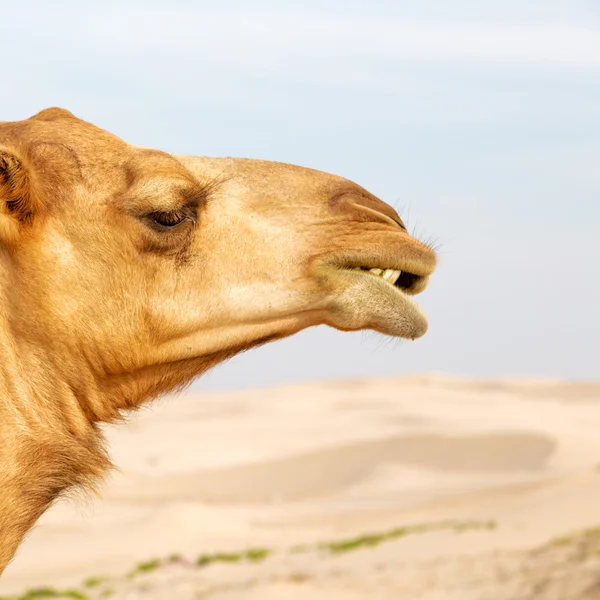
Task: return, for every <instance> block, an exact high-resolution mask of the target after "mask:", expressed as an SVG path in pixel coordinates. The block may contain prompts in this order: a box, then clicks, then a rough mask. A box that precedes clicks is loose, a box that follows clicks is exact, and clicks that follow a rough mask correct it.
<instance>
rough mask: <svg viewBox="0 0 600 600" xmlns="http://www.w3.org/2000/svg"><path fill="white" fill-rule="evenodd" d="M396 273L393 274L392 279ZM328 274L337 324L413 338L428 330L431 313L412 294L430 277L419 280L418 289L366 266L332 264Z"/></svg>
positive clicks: (332, 310) (338, 326)
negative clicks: (336, 265)
mask: <svg viewBox="0 0 600 600" xmlns="http://www.w3.org/2000/svg"><path fill="white" fill-rule="evenodd" d="M375 271H383V273H385V272H386V271H385V270H382V269H375ZM388 271H389V270H388ZM394 277H395V275H393V274H392V275H390V278H391V279H392V280H393V279H394ZM325 278H326V280H327V282H328V285H329V286H330V288H331V294H332V306H331V308H330V313H331V315H332V322H331V325H332V326H333V327H335V328H337V329H342V330H351V331H356V330H360V329H372V330H375V331H378V332H379V333H383V334H385V335H390V336H395V337H399V338H404V339H411V340H414V339H417V338H420V337H421V336H423V335H425V333H426V332H427V327H428V323H427V317H426V315H425V313H424V312H423V310H422V309H421V308H420V307H419V305H418V304H417V303H416V302H415V301H414V300H413V299H412V298H411V297H410V295H409V294H413V293H418V292H420V291H422V290H423V289H425V286H426V284H427V278H425V277H424V278H422V280H421V281H419V284H418V286H419V290H418V292H413V291H412V290H403V289H402V288H401V287H399V286H397V285H394V283H392V281H391V280H386V279H384V278H383V277H382V275H380V274H373V273H372V272H371V271H370V270H366V269H339V268H329V269H327V270H326V274H325Z"/></svg>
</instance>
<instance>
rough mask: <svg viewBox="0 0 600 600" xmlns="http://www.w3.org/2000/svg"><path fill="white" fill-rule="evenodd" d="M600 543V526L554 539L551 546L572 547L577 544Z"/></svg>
mask: <svg viewBox="0 0 600 600" xmlns="http://www.w3.org/2000/svg"><path fill="white" fill-rule="evenodd" d="M591 541H600V525H597V526H596V527H589V528H588V529H583V530H581V531H576V532H574V533H571V534H569V535H564V536H561V537H557V538H554V539H553V540H552V541H551V542H550V544H551V545H552V546H570V545H572V544H575V543H577V542H591Z"/></svg>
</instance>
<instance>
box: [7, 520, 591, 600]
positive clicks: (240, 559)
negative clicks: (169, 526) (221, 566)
mask: <svg viewBox="0 0 600 600" xmlns="http://www.w3.org/2000/svg"><path fill="white" fill-rule="evenodd" d="M495 526H496V525H495V523H494V522H493V521H442V522H438V523H423V524H419V525H408V526H406V527H397V528H395V529H391V530H389V531H385V532H378V533H368V534H365V535H360V536H357V537H354V538H348V539H345V540H334V541H329V542H323V543H320V544H300V545H296V546H292V547H291V548H289V549H288V550H287V552H288V553H299V552H311V551H316V550H319V549H321V550H325V551H327V552H329V553H331V554H343V553H345V552H350V551H352V550H359V549H361V548H369V547H374V546H378V545H379V544H382V543H384V542H387V541H391V540H395V539H400V538H402V537H405V536H407V535H413V534H418V533H426V532H430V531H454V532H456V533H462V532H465V531H473V530H485V529H488V530H489V529H494V528H495ZM582 535H583V536H584V537H587V538H592V537H594V538H596V537H598V538H600V526H599V527H595V528H590V529H587V530H585V531H584V532H580V533H578V534H574V535H572V536H568V537H563V538H557V539H556V540H554V541H553V543H554V544H556V545H564V544H569V543H571V542H572V541H576V540H577V539H581V537H582ZM273 553H274V551H273V550H270V549H268V548H249V549H247V550H243V551H241V552H217V553H214V554H202V555H200V556H199V557H198V558H197V560H196V565H197V566H198V567H206V566H209V565H211V564H214V563H226V564H237V563H251V564H256V563H259V562H262V561H264V560H266V559H267V558H269V556H271V555H272V554H273ZM183 560H184V559H183V557H182V556H181V555H180V554H171V555H169V556H168V557H166V558H163V559H159V558H154V559H152V560H148V561H146V562H141V563H139V564H138V565H137V566H136V567H135V568H134V569H133V570H132V571H130V572H129V573H128V574H127V575H125V576H124V578H127V579H133V578H134V577H137V576H138V575H143V574H147V573H151V572H153V571H156V570H157V569H159V568H160V567H161V566H163V565H168V564H172V563H177V562H181V561H183ZM303 577H304V575H302V576H301V577H299V578H298V580H299V581H300V580H302V579H303ZM116 581H118V579H115V578H110V579H108V578H105V577H89V578H88V579H86V580H85V581H84V582H83V586H84V587H85V588H96V587H99V586H100V585H102V584H105V583H108V582H111V583H112V584H114V583H115V582H116ZM114 593H115V590H114V588H113V587H110V588H106V589H104V590H102V591H100V590H99V595H98V596H97V597H99V598H109V597H110V596H112V595H113V594H114ZM37 598H72V599H73V600H87V598H88V596H86V594H85V593H84V592H82V591H79V590H76V589H70V590H56V589H54V588H52V587H44V588H35V589H30V590H28V591H27V592H25V593H24V594H22V595H21V596H9V597H0V600H35V599H37Z"/></svg>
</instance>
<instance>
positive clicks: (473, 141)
mask: <svg viewBox="0 0 600 600" xmlns="http://www.w3.org/2000/svg"><path fill="white" fill-rule="evenodd" d="M597 7H598V4H597V2H595V0H594V1H592V0H590V1H589V2H588V1H583V0H582V1H578V0H570V1H567V0H546V1H541V0H535V1H529V2H522V1H521V0H520V1H518V2H517V1H516V0H503V1H495V2H490V1H487V2H485V1H481V0H479V1H474V0H473V1H467V0H459V1H455V2H447V1H444V0H438V1H432V0H419V1H418V2H417V1H413V2H405V1H399V0H393V1H386V2H368V1H363V0H352V1H349V2H348V1H347V2H344V3H342V2H340V1H339V0H336V1H335V2H334V1H332V0H319V1H316V0H308V1H304V2H302V3H294V2H287V3H282V2H274V1H271V2H268V1H264V0H263V1H261V0H257V1H254V2H252V3H244V2H241V1H225V2H200V1H195V2H192V1H191V0H189V1H179V2H177V1H172V2H170V3H166V2H155V1H145V2H141V1H126V0H125V1H121V2H112V1H108V2H106V1H105V2H98V3H94V4H93V5H92V4H91V3H87V2H74V1H68V2H59V1H57V2H53V3H46V2H22V3H16V2H13V3H7V6H3V7H2V19H1V21H0V37H1V39H2V41H3V49H4V60H3V61H2V84H1V89H2V92H3V93H2V94H1V95H0V119H1V120H11V119H21V118H25V117H28V116H30V115H31V114H33V113H34V112H36V111H38V110H40V109H41V108H44V107H47V106H52V105H59V106H63V107H65V108H68V109H70V110H72V111H73V112H75V113H76V114H77V115H78V116H80V117H82V118H85V119H87V120H90V121H92V122H94V123H96V124H98V125H100V126H103V127H105V128H107V129H109V130H111V131H113V132H114V133H116V134H118V135H120V136H121V137H123V138H124V139H126V140H127V141H130V142H132V143H136V144H141V145H146V146H153V147H157V148H161V149H164V150H168V151H172V152H178V153H189V154H204V155H216V156H222V155H228V156H249V157H255V158H265V159H274V160H280V161H285V162H293V163H298V164H301V165H304V166H308V167H313V168H316V169H321V170H324V171H331V172H334V173H337V174H339V175H343V176H346V177H348V178H350V179H353V180H354V181H357V182H358V183H360V184H361V185H363V186H365V187H366V188H368V189H369V190H371V191H372V192H374V193H375V194H377V195H378V196H380V197H381V198H382V199H384V200H386V201H388V202H390V203H391V204H393V205H395V206H396V207H397V208H398V209H399V210H400V212H401V214H402V216H404V217H407V216H408V219H407V220H408V223H409V226H411V227H415V228H416V230H417V232H418V233H419V234H421V235H424V236H425V237H427V238H434V239H435V240H437V241H438V242H439V244H440V245H441V252H440V265H439V270H438V272H437V273H436V275H435V276H434V278H433V281H432V284H431V286H430V288H429V289H428V291H427V292H426V293H425V294H424V295H423V296H421V303H422V305H423V306H424V307H425V308H426V310H427V312H428V314H429V317H430V332H429V333H428V334H427V336H426V337H425V338H423V339H422V340H419V341H417V342H414V343H410V342H397V341H391V342H388V341H387V340H386V339H384V338H382V337H381V336H378V335H376V334H371V333H358V334H347V333H340V332H335V331H333V330H328V329H326V328H316V329H313V330H309V331H306V332H304V333H301V334H299V335H297V336H295V337H294V338H291V339H289V340H286V341H283V342H279V343H277V344H272V345H270V346H266V347H265V348H263V349H260V350H255V351H253V352H251V353H248V354H246V355H243V356H241V357H238V358H236V359H234V360H233V361H231V362H230V363H228V364H226V365H223V366H221V367H219V368H218V369H216V370H215V371H214V372H213V373H212V374H211V375H210V376H208V377H206V378H204V379H202V380H201V381H200V382H198V384H197V386H198V387H204V388H206V387H212V388H215V387H218V388H223V387H230V388H239V387H245V386H257V385H272V384H276V383H280V382H289V381H297V380H305V379H312V378H332V377H347V376H364V375H382V374H383V375H391V376H393V375H399V374H405V373H413V372H431V371H435V372H448V373H456V374H461V375H473V376H512V375H520V376H552V377H584V378H592V377H598V376H600V366H599V363H600V316H599V312H600V311H599V307H600V268H599V264H600V231H599V229H600V166H599V161H600V9H599V8H597Z"/></svg>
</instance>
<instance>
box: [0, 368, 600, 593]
mask: <svg viewBox="0 0 600 600" xmlns="http://www.w3.org/2000/svg"><path fill="white" fill-rule="evenodd" d="M599 432H600V384H593V383H568V382H552V381H523V382H519V381H462V380H460V379H457V378H447V377H438V376H427V377H411V378H405V379H398V380H364V381H358V382H357V381H353V382H350V383H349V382H326V383H322V384H321V383H315V384H309V385H304V386H288V387H285V388H278V389H272V390H267V391H264V390H262V391H261V390H254V391H249V392H245V393H236V394H206V395H203V396H202V397H199V396H194V395H193V394H188V395H186V396H185V397H181V398H178V399H170V400H168V401H167V400H165V401H163V402H160V403H159V404H157V405H156V406H155V407H153V408H152V409H149V410H147V411H144V414H142V415H140V417H138V418H134V419H132V420H131V422H130V423H129V424H128V425H126V426H123V427H118V428H109V429H108V437H109V441H110V445H111V448H112V454H113V457H114V459H115V462H116V463H117V464H118V465H119V466H120V467H121V468H122V470H121V472H120V473H115V474H114V476H113V477H112V478H111V479H110V480H109V481H108V482H107V483H106V485H105V486H104V488H103V491H102V499H101V500H99V501H96V502H94V503H93V504H89V503H88V504H85V503H84V504H83V505H82V504H81V503H77V502H70V503H61V504H59V505H57V506H56V507H55V508H53V509H52V510H51V511H50V512H49V513H48V514H47V515H46V516H45V517H44V518H43V520H42V522H41V523H40V524H39V526H38V527H37V528H36V530H35V531H34V532H33V533H32V535H31V536H30V537H29V539H28V540H27V541H26V543H25V544H24V546H23V547H22V549H21V551H20V552H19V555H18V557H17V560H16V561H15V562H14V563H13V564H12V565H11V566H10V567H9V569H7V571H6V574H5V576H4V577H3V579H2V581H1V582H0V596H1V595H3V594H5V595H6V594H9V593H17V592H19V591H23V590H24V589H25V588H28V587H32V586H37V585H53V586H59V587H60V586H63V587H64V586H81V585H82V583H81V582H82V580H84V579H85V578H86V577H90V576H92V575H104V576H107V577H109V578H110V579H111V581H110V584H109V583H106V584H103V585H100V586H98V588H85V593H86V595H88V597H91V598H95V597H99V595H100V594H101V593H102V591H103V590H105V589H107V587H108V586H109V585H110V588H111V589H112V591H113V596H112V597H115V598H128V599H131V600H132V599H133V598H148V599H150V598H169V599H174V600H178V599H184V598H207V599H209V600H226V599H232V600H237V599H240V600H242V599H243V600H249V599H252V600H254V599H256V600H258V599H260V600H265V599H267V600H268V599H269V598H277V599H279V598H285V599H288V598H290V599H294V598H298V599H302V600H304V599H308V598H311V599H312V598H317V599H318V598H323V599H326V600H336V599H338V598H339V599H342V598H344V599H352V598H365V597H374V598H382V599H388V598H389V599H392V598H393V599H397V598H400V597H401V598H404V597H411V598H423V599H425V600H441V599H446V598H448V599H454V598H456V599H458V598H460V599H461V600H463V599H466V600H485V599H486V598H489V599H490V600H503V599H504V598H506V599H507V600H508V599H509V598H511V599H513V598H519V599H520V598H532V599H533V598H536V599H549V600H550V599H554V598H556V599H557V600H558V599H561V600H563V599H564V600H567V599H568V600H575V599H576V598H577V600H579V599H582V600H583V599H584V598H585V599H586V600H589V599H591V598H593V597H598V598H600V591H599V590H600V588H595V587H594V586H595V585H597V582H598V581H600V564H599V561H598V551H599V550H600V534H599V535H597V536H595V535H593V534H590V533H589V532H588V533H587V534H579V535H575V534H574V533H573V532H577V531H583V530H586V529H587V530H589V529H590V528H593V527H595V526H596V525H597V524H600V508H598V507H600V472H599V471H598V469H597V465H598V463H600V434H599ZM491 524H493V527H491V526H490V525H491ZM399 528H400V529H399ZM403 528H407V529H406V530H405V529H403ZM398 531H400V532H401V533H402V535H396V534H393V535H392V534H391V533H390V532H392V533H393V532H398ZM365 534H373V535H374V536H375V537H368V536H367V537H366V538H364V536H365ZM363 538H364V539H366V540H367V542H369V543H365V544H363V542H360V540H363ZM557 538H563V542H562V543H558V542H557V541H556V540H557ZM335 540H341V541H344V540H346V542H348V543H347V546H348V547H350V548H351V549H352V551H348V552H346V551H344V552H342V553H337V552H333V551H331V550H327V548H328V546H327V545H325V546H323V543H324V542H331V541H335ZM356 540H359V541H358V542H357V541H356ZM369 540H370V541H369ZM564 540H568V543H567V542H565V541H564ZM346 542H344V543H346ZM375 542H376V543H375ZM343 545H344V544H342V546H343ZM256 547H260V548H265V549H268V550H269V552H268V553H267V555H268V558H266V559H265V560H261V561H259V562H252V561H249V560H246V559H243V553H242V554H239V553H240V552H242V551H243V550H244V549H247V548H256ZM296 547H301V548H304V550H303V551H302V552H292V551H291V550H292V549H293V548H296ZM218 552H224V553H233V555H235V556H237V555H239V556H238V558H239V560H236V561H233V562H231V563H227V562H223V563H221V562H219V561H216V562H215V564H213V563H210V564H209V565H208V566H207V565H203V566H202V567H198V566H197V565H196V564H195V561H196V559H197V557H198V556H199V555H205V556H208V555H212V554H214V553H218ZM172 553H178V554H180V555H181V558H178V559H177V560H175V561H172V562H169V561H164V564H161V566H160V567H159V568H157V569H154V568H153V569H151V572H148V573H146V574H138V575H139V576H138V575H136V577H134V578H133V579H131V578H129V579H128V578H127V577H123V575H125V574H126V573H127V572H129V571H131V570H132V569H134V568H135V565H136V564H138V563H140V562H141V561H147V560H149V559H151V558H153V557H167V556H168V555H170V554H172ZM211 553H212V554H211ZM236 553H238V554H236ZM240 557H242V558H240ZM595 569H596V571H595ZM595 572H598V573H599V575H598V577H597V578H594V573H595ZM524 573H525V574H524ZM526 575H527V576H526ZM565 586H567V587H569V586H570V589H572V590H576V592H575V591H574V592H573V594H579V595H578V596H577V595H573V594H570V595H564V593H565V592H564V590H565V589H566V588H565ZM81 589H84V588H81ZM560 594H563V595H562V596H561V595H560ZM586 594H587V595H586ZM590 594H592V595H590ZM593 594H596V596H594V595H593Z"/></svg>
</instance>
